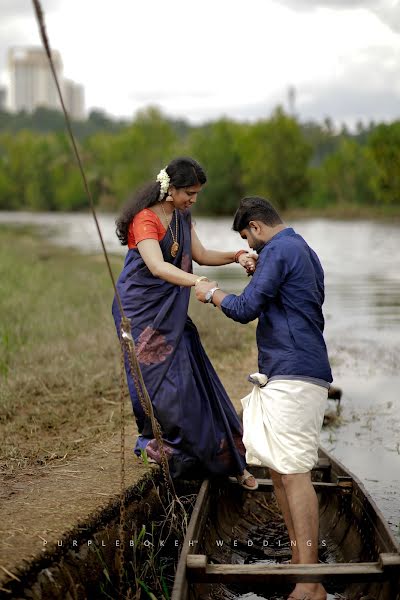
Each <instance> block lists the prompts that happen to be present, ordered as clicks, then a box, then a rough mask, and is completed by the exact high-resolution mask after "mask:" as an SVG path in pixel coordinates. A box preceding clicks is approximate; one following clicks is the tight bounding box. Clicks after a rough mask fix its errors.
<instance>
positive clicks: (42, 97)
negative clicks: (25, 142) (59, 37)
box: [8, 47, 85, 119]
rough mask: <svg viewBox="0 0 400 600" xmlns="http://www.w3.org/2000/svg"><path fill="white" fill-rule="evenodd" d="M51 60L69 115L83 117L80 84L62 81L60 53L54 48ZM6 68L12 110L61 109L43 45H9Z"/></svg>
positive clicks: (82, 97) (82, 95) (82, 96)
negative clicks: (11, 46) (41, 46)
mask: <svg viewBox="0 0 400 600" xmlns="http://www.w3.org/2000/svg"><path fill="white" fill-rule="evenodd" d="M53 63H54V68H55V71H56V74H57V78H58V80H59V82H60V86H61V89H62V91H63V93H64V94H65V104H66V108H67V110H68V111H69V113H70V116H71V118H73V119H83V118H84V110H85V109H84V93H83V87H82V86H80V85H77V84H75V83H73V82H72V81H69V80H64V78H63V64H62V60H61V55H60V53H59V52H58V51H57V50H53ZM8 68H9V80H10V97H9V107H10V110H11V111H13V112H19V111H21V110H25V111H26V112H33V111H34V110H35V109H36V108H38V107H44V108H50V109H55V110H61V105H60V101H59V98H58V94H57V89H56V85H55V83H54V80H53V74H52V72H51V70H50V66H49V63H48V59H47V56H46V53H45V51H44V49H43V48H40V47H15V48H11V49H10V50H9V53H8Z"/></svg>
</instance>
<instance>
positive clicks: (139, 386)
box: [32, 0, 187, 596]
mask: <svg viewBox="0 0 400 600" xmlns="http://www.w3.org/2000/svg"><path fill="white" fill-rule="evenodd" d="M32 2H33V7H34V11H35V16H36V20H37V23H38V27H39V33H40V37H41V40H42V43H43V46H44V49H45V52H46V55H47V58H48V61H49V65H50V69H51V72H52V75H53V79H54V82H55V85H56V88H57V93H58V97H59V99H60V103H61V107H62V111H63V113H64V117H65V122H66V127H67V131H68V134H69V138H70V140H71V143H72V148H73V152H74V154H75V158H76V161H77V164H78V167H79V171H80V174H81V177H82V181H83V185H84V188H85V192H86V195H87V197H88V199H89V205H90V209H91V212H92V216H93V219H94V222H95V226H96V229H97V234H98V236H99V239H100V243H101V247H102V251H103V255H104V259H105V261H106V265H107V269H108V273H109V275H110V279H111V282H112V286H113V288H114V293H115V298H116V300H117V303H118V307H119V311H120V315H121V324H120V336H119V337H120V344H121V357H122V358H121V379H120V401H121V490H120V565H119V572H120V595H121V596H122V586H123V576H124V558H123V550H124V538H125V535H124V522H125V411H124V403H125V399H126V396H127V390H126V388H127V385H126V380H125V378H124V376H123V373H124V364H123V363H124V361H123V357H124V353H125V354H126V356H127V358H128V364H129V367H130V370H131V373H132V377H133V380H134V384H135V388H136V392H137V394H138V398H139V401H140V404H141V406H142V408H143V410H144V412H145V414H146V416H147V417H148V418H149V419H150V421H151V424H152V430H153V434H154V437H155V439H156V441H157V444H158V448H159V451H160V457H161V468H162V473H163V477H164V481H165V485H166V491H167V497H169V498H171V496H172V502H174V503H176V505H177V506H178V507H179V508H180V509H182V514H181V517H179V511H177V513H176V514H175V517H176V519H177V521H178V520H179V518H181V523H186V516H187V514H186V511H185V508H184V506H183V504H182V502H181V501H180V499H179V498H178V496H177V494H176V492H175V488H174V485H173V482H172V479H171V474H170V471H169V465H168V459H167V456H166V454H165V451H164V447H163V439H162V430H161V427H160V424H159V423H158V421H157V419H156V417H155V415H154V410H153V405H152V403H151V400H150V397H149V394H148V391H147V388H146V385H145V382H144V380H143V375H142V372H141V369H140V365H139V361H138V359H137V355H136V350H135V342H134V340H133V337H132V332H131V323H130V320H129V319H128V317H127V316H126V315H125V313H124V309H123V306H122V301H121V297H120V295H119V293H118V289H117V286H116V284H115V279H114V275H113V272H112V268H111V264H110V260H109V257H108V253H107V249H106V247H105V244H104V239H103V235H102V232H101V229H100V225H99V222H98V219H97V215H96V209H95V206H94V201H93V196H92V193H91V191H90V188H89V184H88V181H87V177H86V174H85V170H84V168H83V164H82V160H81V156H80V153H79V150H78V146H77V143H76V141H75V136H74V133H73V131H72V126H71V121H70V118H69V115H68V112H67V109H66V107H65V103H64V98H63V94H62V91H61V87H60V83H59V81H58V77H57V72H56V69H55V67H54V62H53V58H52V53H51V49H50V43H49V39H48V36H47V33H46V25H45V19H44V13H43V10H42V7H41V4H40V1H39V0H32Z"/></svg>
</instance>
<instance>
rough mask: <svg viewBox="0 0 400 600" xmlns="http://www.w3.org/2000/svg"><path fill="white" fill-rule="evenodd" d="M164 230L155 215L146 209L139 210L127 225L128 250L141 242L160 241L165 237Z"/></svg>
mask: <svg viewBox="0 0 400 600" xmlns="http://www.w3.org/2000/svg"><path fill="white" fill-rule="evenodd" d="M165 232H166V229H165V227H164V225H163V224H162V223H161V221H160V218H159V217H158V215H156V213H154V212H153V211H152V210H149V209H148V208H145V209H144V210H141V211H140V212H138V213H137V215H135V216H134V217H133V219H132V221H131V224H130V225H129V230H128V248H136V246H137V244H138V243H139V242H142V241H143V240H157V241H160V240H162V239H163V237H164V235H165Z"/></svg>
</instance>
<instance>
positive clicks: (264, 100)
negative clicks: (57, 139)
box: [0, 0, 400, 126]
mask: <svg viewBox="0 0 400 600" xmlns="http://www.w3.org/2000/svg"><path fill="white" fill-rule="evenodd" d="M42 6H43V8H44V10H45V12H46V21H47V31H48V34H49V38H50V42H51V45H52V47H53V48H56V49H58V50H59V51H60V52H61V55H62V59H63V63H64V75H65V76H66V77H68V78H70V79H73V80H74V81H76V82H79V83H82V84H83V85H84V87H85V96H86V107H87V108H89V109H90V108H93V107H99V108H102V109H104V110H105V111H106V112H107V113H109V114H110V115H113V116H123V117H131V116H132V115H133V114H134V113H135V112H136V111H137V110H138V109H140V108H143V107H144V106H147V105H149V104H152V105H158V106H159V107H160V108H161V109H162V110H163V111H164V112H165V113H166V114H168V115H171V116H175V117H183V118H185V119H188V120H189V121H191V122H201V121H204V120H209V119H215V118H218V117H220V116H223V115H225V116H229V117H232V118H235V119H246V120H254V119H257V118H260V117H264V116H268V115H269V114H270V113H271V110H272V109H273V108H274V106H276V105H277V104H278V103H281V104H284V105H285V106H286V107H287V92H288V88H289V86H293V87H294V88H295V89H296V104H295V108H296V113H297V114H298V115H299V117H300V118H301V119H302V120H306V119H315V120H322V119H323V118H324V117H326V116H330V117H332V118H333V120H334V121H335V122H336V123H338V124H339V123H341V122H346V123H348V124H349V125H350V126H351V125H353V124H354V123H355V122H356V121H357V120H359V119H360V120H363V121H364V122H365V121H370V120H371V119H374V120H375V121H380V120H387V121H390V120H394V119H399V118H400V0H325V1H324V0H321V1H318V0H240V1H239V0H201V1H200V0H196V1H194V0H168V1H165V0H142V1H140V2H139V1H137V0H136V1H134V0H42ZM39 43H40V40H39V35H38V30H37V25H36V22H35V19H34V14H33V10H32V3H31V0H0V80H1V82H2V83H7V70H6V53H7V48H8V47H10V46H19V45H38V44H39Z"/></svg>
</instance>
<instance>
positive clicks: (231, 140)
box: [187, 119, 244, 215]
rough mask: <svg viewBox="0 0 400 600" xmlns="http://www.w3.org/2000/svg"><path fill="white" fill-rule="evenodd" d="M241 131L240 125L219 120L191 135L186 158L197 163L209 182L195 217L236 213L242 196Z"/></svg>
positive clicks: (196, 130)
mask: <svg viewBox="0 0 400 600" xmlns="http://www.w3.org/2000/svg"><path fill="white" fill-rule="evenodd" d="M241 129H242V126H241V125H239V124H237V123H233V122H232V121H228V120H226V119H222V120H220V121H217V122H216V123H211V124H208V125H205V126H204V127H199V128H198V129H195V130H194V131H193V132H192V133H191V135H190V137H189V141H188V152H187V154H189V155H191V156H193V157H194V158H196V160H198V161H199V163H200V164H201V165H202V166H203V167H204V169H205V171H206V173H207V179H208V184H207V185H206V186H205V188H204V190H203V191H202V192H201V196H200V200H199V204H198V206H197V207H196V212H197V213H199V214H215V215H227V214H232V213H233V212H234V211H235V210H236V208H237V205H238V200H239V199H240V198H241V196H243V193H244V189H243V185H242V164H241V156H240V150H239V140H240V138H241V133H240V132H241Z"/></svg>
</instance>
